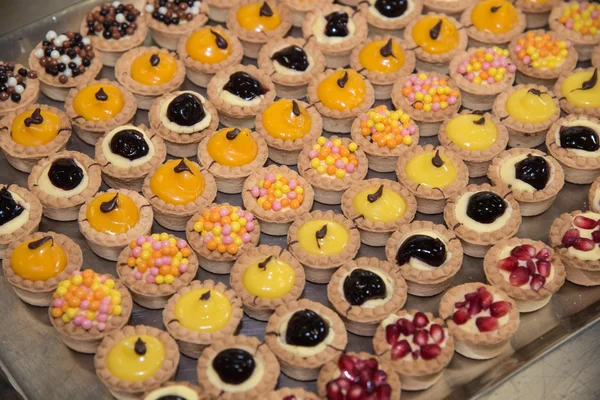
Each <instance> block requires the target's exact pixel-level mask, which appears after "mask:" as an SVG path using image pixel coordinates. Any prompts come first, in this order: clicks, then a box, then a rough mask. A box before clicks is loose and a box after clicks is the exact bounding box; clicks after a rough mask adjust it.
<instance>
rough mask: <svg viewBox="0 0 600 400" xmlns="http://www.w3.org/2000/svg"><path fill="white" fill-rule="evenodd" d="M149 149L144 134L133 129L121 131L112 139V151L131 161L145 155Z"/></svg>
mask: <svg viewBox="0 0 600 400" xmlns="http://www.w3.org/2000/svg"><path fill="white" fill-rule="evenodd" d="M149 150H150V149H149V147H148V143H147V142H146V139H144V136H143V135H142V134H141V133H140V132H138V131H136V130H133V129H124V130H122V131H119V132H117V133H115V135H114V136H113V137H112V139H111V140H110V151H112V152H113V153H114V154H118V155H120V156H122V157H125V158H127V159H128V160H131V161H133V160H137V159H138V158H142V157H144V156H145V155H147V154H148V151H149Z"/></svg>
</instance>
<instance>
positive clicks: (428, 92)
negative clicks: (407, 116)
mask: <svg viewBox="0 0 600 400" xmlns="http://www.w3.org/2000/svg"><path fill="white" fill-rule="evenodd" d="M436 93H437V90H436V89H434V88H429V90H428V91H427V94H429V95H431V96H433V95H434V94H436Z"/></svg>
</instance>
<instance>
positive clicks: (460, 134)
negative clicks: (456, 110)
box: [446, 114, 498, 151]
mask: <svg viewBox="0 0 600 400" xmlns="http://www.w3.org/2000/svg"><path fill="white" fill-rule="evenodd" d="M480 121H484V123H483V125H480V124H479V122H480ZM475 122H478V123H477V124H476V123H475ZM446 134H447V135H448V139H450V141H451V142H452V143H454V144H455V145H457V146H458V147H460V148H461V149H465V150H469V151H482V150H485V149H489V148H490V147H492V146H493V145H494V143H496V140H497V139H498V129H497V128H496V125H495V124H494V123H493V122H492V120H490V119H489V118H484V117H482V116H481V115H475V114H461V115H457V116H456V117H454V118H452V119H451V120H450V121H448V125H446Z"/></svg>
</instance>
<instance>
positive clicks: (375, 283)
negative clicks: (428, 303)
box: [327, 257, 407, 336]
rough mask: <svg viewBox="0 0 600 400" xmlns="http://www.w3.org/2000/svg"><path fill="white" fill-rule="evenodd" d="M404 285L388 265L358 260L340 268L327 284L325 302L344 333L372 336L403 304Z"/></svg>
mask: <svg viewBox="0 0 600 400" xmlns="http://www.w3.org/2000/svg"><path fill="white" fill-rule="evenodd" d="M406 297H407V295H406V281H405V280H404V278H403V277H402V275H401V274H400V273H399V271H398V270H397V269H396V268H395V267H394V265H393V264H391V263H389V262H387V261H381V260H379V259H377V258H365V257H363V258H357V259H356V260H354V261H351V262H349V263H348V264H345V265H344V266H342V267H341V268H339V269H338V270H337V271H336V272H335V273H334V274H333V276H332V277H331V281H329V283H328V284H327V298H328V299H329V303H331V305H332V306H333V308H334V309H335V310H336V311H337V312H338V314H340V316H341V318H342V320H343V321H344V323H345V324H346V329H348V331H349V332H352V333H354V334H356V335H360V336H372V335H374V334H375V330H376V329H377V326H378V325H379V324H380V323H381V321H383V320H384V319H385V318H387V317H388V316H389V315H390V314H393V313H395V312H397V311H398V310H400V309H401V308H402V306H404V303H405V302H406Z"/></svg>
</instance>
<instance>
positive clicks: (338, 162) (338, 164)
mask: <svg viewBox="0 0 600 400" xmlns="http://www.w3.org/2000/svg"><path fill="white" fill-rule="evenodd" d="M334 165H335V167H336V168H344V165H345V164H344V162H343V161H342V160H337V161H336V162H335V164H334Z"/></svg>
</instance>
